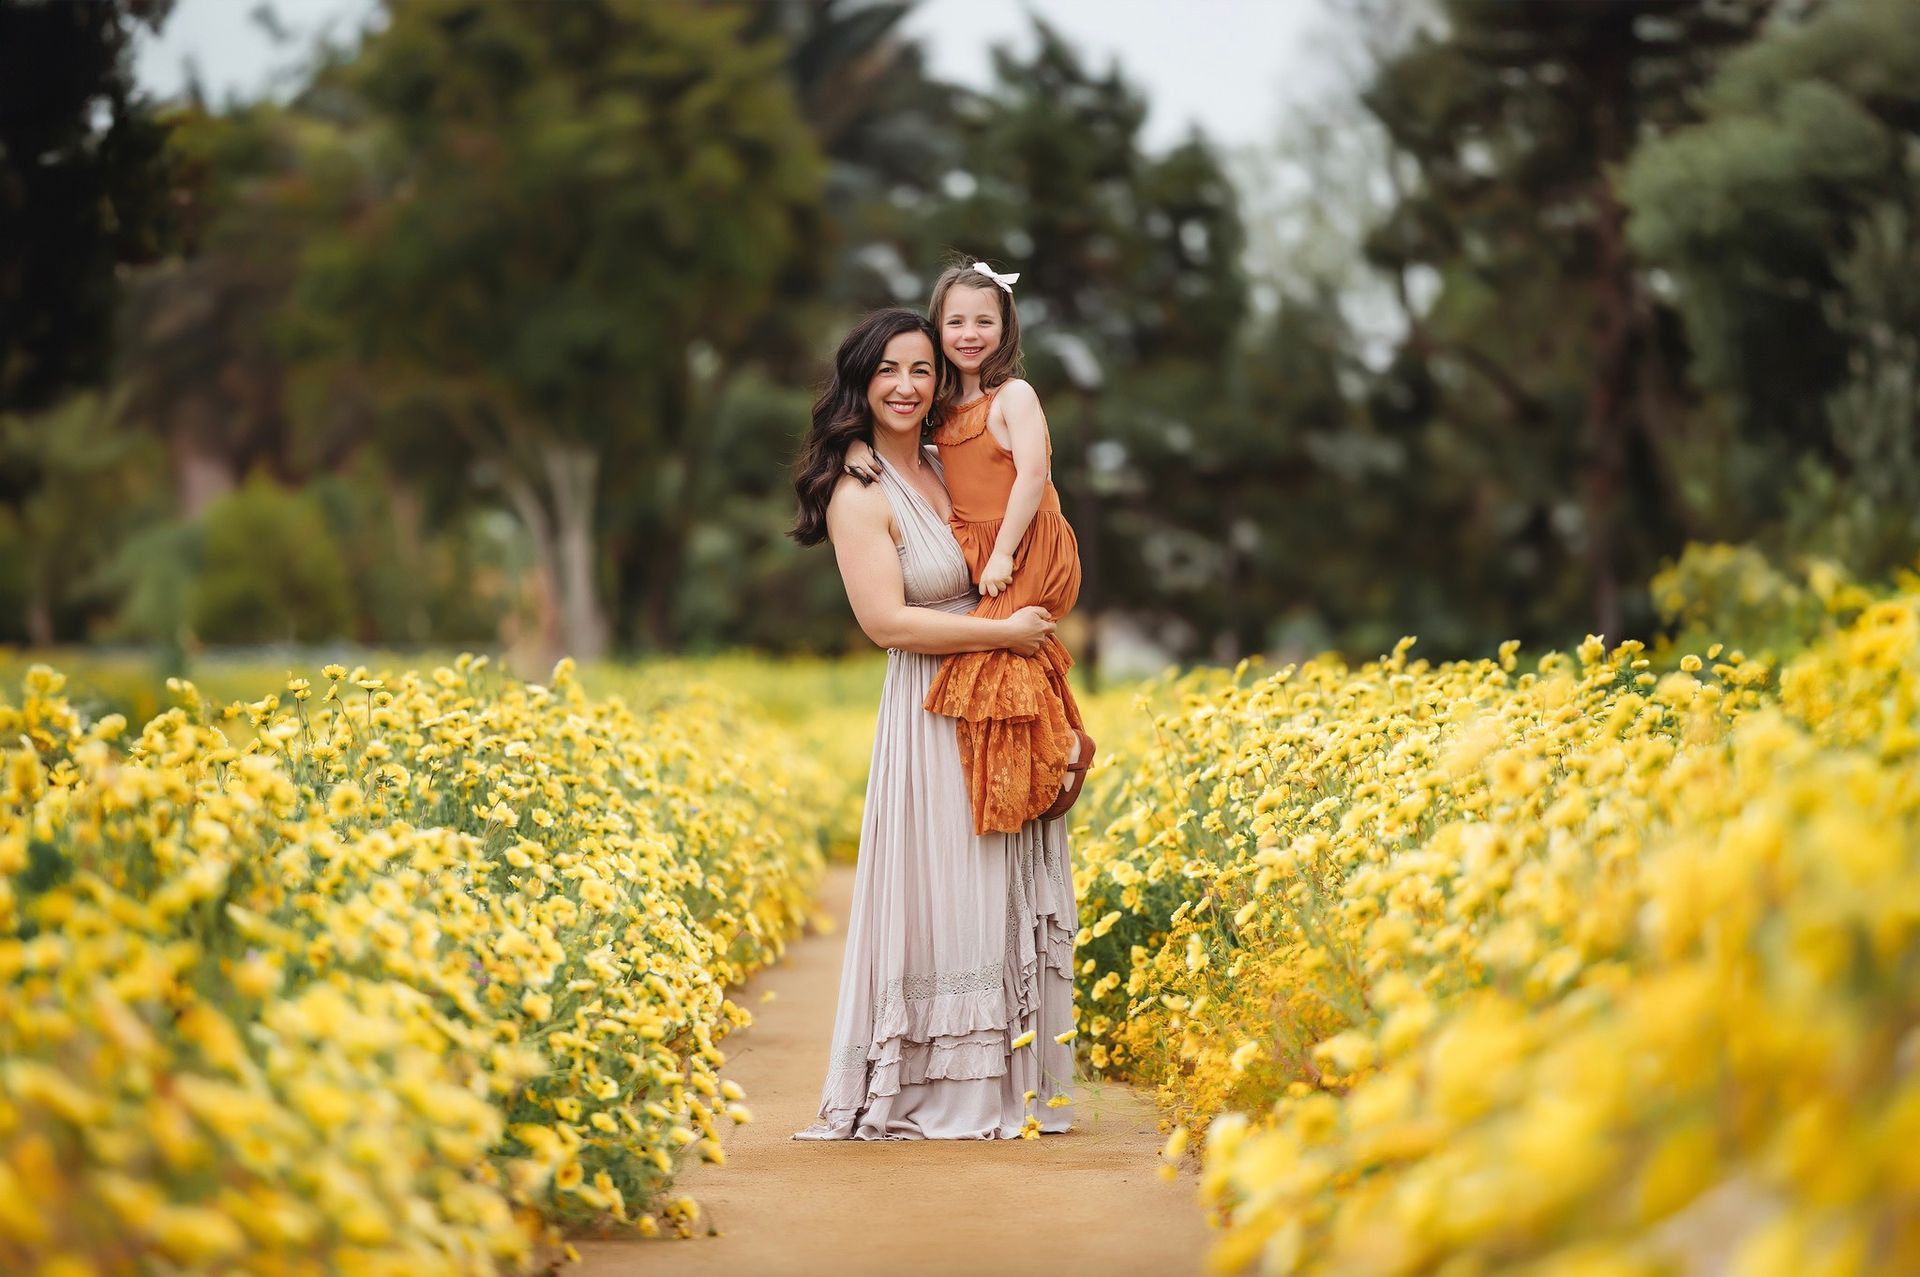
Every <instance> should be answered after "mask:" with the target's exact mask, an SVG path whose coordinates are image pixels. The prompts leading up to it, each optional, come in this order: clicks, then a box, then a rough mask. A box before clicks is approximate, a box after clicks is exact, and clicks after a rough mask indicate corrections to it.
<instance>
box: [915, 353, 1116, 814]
mask: <svg viewBox="0 0 1920 1277" xmlns="http://www.w3.org/2000/svg"><path fill="white" fill-rule="evenodd" d="M998 394H999V388H998V387H995V388H994V389H993V390H991V391H988V392H987V393H986V394H984V395H982V396H981V397H980V398H978V399H976V400H974V401H973V402H972V403H969V404H967V405H965V406H963V407H961V408H960V409H958V410H956V411H955V412H954V414H953V415H952V417H951V418H950V419H949V420H948V421H947V422H946V423H945V424H944V425H942V426H941V427H940V429H939V430H937V431H935V432H934V436H933V441H934V443H935V444H937V445H939V448H940V463H941V466H942V468H943V469H944V470H945V472H946V480H947V493H948V495H949V496H950V497H951V498H952V500H953V518H952V527H953V535H954V539H955V540H957V541H959V543H960V549H961V552H962V553H963V554H964V555H965V556H966V560H967V570H968V571H969V572H970V573H971V574H972V576H973V579H974V580H975V581H976V582H977V581H978V580H979V579H980V573H981V571H982V570H983V569H984V568H985V567H986V565H987V559H988V558H989V557H991V556H992V554H993V545H994V541H995V539H996V538H997V537H999V535H1000V525H1001V523H1002V522H1003V521H1004V519H1005V517H1006V513H1007V498H1008V496H1009V495H1011V493H1012V491H1013V481H1014V479H1015V477H1016V476H1017V474H1018V471H1017V470H1016V468H1015V466H1014V464H1013V454H1012V453H1011V452H1010V451H1009V450H1008V449H1006V448H1004V447H1002V446H1001V444H1000V441H999V440H997V439H995V438H994V437H993V432H992V431H990V430H988V429H987V414H988V413H989V412H990V411H992V407H993V401H994V398H995V397H996V396H997V395H998ZM1079 597H1080V547H1079V543H1078V542H1077V541H1075V540H1074V536H1073V527H1072V525H1071V524H1069V523H1068V522H1067V520H1066V516H1065V515H1063V514H1062V513H1061V512H1060V494H1059V492H1058V491H1056V490H1055V488H1054V486H1053V483H1052V481H1051V480H1049V481H1048V483H1047V486H1046V488H1045V490H1044V491H1043V492H1042V493H1041V497H1040V510H1039V512H1038V513H1037V514H1035V515H1034V516H1033V522H1032V523H1031V524H1030V525H1029V526H1028V528H1027V534H1026V536H1025V537H1023V538H1022V539H1021V542H1020V545H1019V547H1018V548H1017V549H1016V550H1015V551H1014V555H1013V580H1012V582H1011V583H1010V584H1009V585H1008V587H1007V588H1006V589H1005V590H1002V591H1001V592H1000V594H999V595H998V596H997V597H995V598H990V599H989V598H982V599H981V600H980V604H979V606H978V607H976V608H974V610H973V615H975V616H985V617H992V618H995V619H1004V618H1006V617H1009V616H1012V615H1013V614H1014V613H1015V612H1017V611H1019V610H1020V609H1021V608H1023V607H1029V606H1032V605H1035V604H1038V605H1039V606H1041V607H1044V608H1046V609H1047V611H1048V612H1050V613H1051V614H1052V615H1053V618H1054V619H1055V620H1059V619H1060V618H1061V617H1063V616H1065V615H1066V614H1067V613H1068V612H1070V611H1072V610H1073V605H1074V604H1075V602H1077V601H1078V599H1079ZM1072 666H1073V657H1072V656H1070V655H1068V653H1067V649H1066V647H1065V645H1063V644H1062V643H1061V642H1060V640H1059V639H1058V638H1053V637H1049V638H1048V639H1047V641H1046V643H1045V645H1043V646H1042V647H1041V649H1040V651H1039V652H1038V653H1037V654H1035V655H1033V656H1019V655H1016V654H1015V653H1013V652H1009V651H1007V650H1005V649H1004V648H1003V649H1000V650H997V651H992V652H960V653H957V654H955V655H953V656H949V657H947V658H946V660H945V661H943V662H942V663H941V666H940V670H939V672H938V673H937V674H935V675H934V678H933V685H932V687H931V688H929V689H928V691H927V699H926V702H925V704H926V707H927V709H929V710H931V711H932V712H934V713H936V714H944V715H946V716H947V717H949V718H954V719H958V720H959V724H958V727H959V736H960V760H961V764H962V766H963V767H964V768H965V770H966V774H967V797H968V799H969V801H970V803H971V805H972V807H973V827H974V832H975V833H982V834H983V833H986V832H988V831H989V830H999V831H1002V832H1007V833H1011V832H1013V831H1015V830H1017V829H1019V828H1020V826H1022V825H1024V824H1026V823H1027V822H1028V821H1030V820H1032V819H1034V818H1035V817H1037V816H1039V815H1040V813H1041V812H1043V811H1045V810H1046V809H1047V808H1048V807H1049V806H1051V805H1052V804H1053V800H1054V797H1055V796H1056V795H1057V794H1058V793H1059V792H1060V782H1061V781H1062V779H1063V778H1064V777H1065V775H1066V769H1067V760H1068V758H1069V757H1070V756H1071V755H1072V752H1073V742H1074V736H1073V733H1074V730H1075V729H1077V728H1081V727H1083V726H1084V725H1085V724H1084V723H1083V721H1082V719H1081V717H1080V707H1079V706H1078V705H1077V704H1075V703H1074V699H1073V692H1072V691H1071V690H1070V689H1069V688H1068V686H1067V671H1068V670H1069V669H1071V668H1072Z"/></svg>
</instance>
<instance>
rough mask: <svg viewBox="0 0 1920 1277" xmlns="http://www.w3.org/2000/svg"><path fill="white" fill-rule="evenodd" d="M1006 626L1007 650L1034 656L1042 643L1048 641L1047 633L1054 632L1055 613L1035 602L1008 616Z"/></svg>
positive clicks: (1020, 654)
mask: <svg viewBox="0 0 1920 1277" xmlns="http://www.w3.org/2000/svg"><path fill="white" fill-rule="evenodd" d="M1006 626H1007V642H1006V647H1007V650H1008V651H1009V652H1013V653H1015V654H1016V655H1019V656H1032V655H1033V654H1034V653H1035V652H1038V651H1039V650H1040V644H1041V643H1043V642H1045V641H1046V637H1047V635H1049V634H1051V633H1053V631H1054V624H1053V614H1052V613H1050V612H1048V611H1047V609H1045V608H1043V607H1041V606H1039V605H1038V604H1034V605H1033V606H1030V607H1023V608H1021V609H1020V610H1019V611H1018V612H1015V613H1014V614H1013V615H1012V616H1010V617H1008V618H1007V619H1006Z"/></svg>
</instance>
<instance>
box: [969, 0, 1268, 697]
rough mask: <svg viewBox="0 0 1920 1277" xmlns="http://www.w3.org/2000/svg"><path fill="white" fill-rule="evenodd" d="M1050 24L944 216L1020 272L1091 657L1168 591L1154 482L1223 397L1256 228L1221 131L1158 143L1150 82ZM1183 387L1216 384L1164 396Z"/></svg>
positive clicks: (983, 134) (1002, 68) (978, 107)
mask: <svg viewBox="0 0 1920 1277" xmlns="http://www.w3.org/2000/svg"><path fill="white" fill-rule="evenodd" d="M1034 34H1035V39H1036V43H1037V48H1036V50H1035V52H1034V54H1033V56H1032V58H1031V59H1028V60H1023V59H1021V58H1019V57H1017V56H1015V55H1014V54H1013V53H1012V52H1010V51H1009V50H1007V49H1004V48H1002V49H996V50H995V51H994V66H995V79H996V84H995V87H994V89H993V91H992V92H990V93H989V94H986V95H985V96H983V97H981V98H979V99H978V100H975V101H971V102H969V103H968V104H967V105H966V106H965V108H964V112H963V120H965V122H966V132H965V138H966V153H965V155H966V167H965V169H964V170H963V171H964V173H965V175H966V180H967V182H968V183H971V189H967V186H966V184H965V183H962V184H961V186H960V189H962V190H964V191H965V193H964V194H962V195H960V196H958V197H957V198H955V199H954V200H953V201H952V203H951V204H950V205H949V206H948V207H947V208H946V209H944V210H942V211H941V213H940V214H939V216H937V217H936V218H935V219H934V221H933V226H934V227H935V228H936V230H937V231H938V234H939V239H940V242H942V243H944V244H945V245H947V246H949V251H953V250H958V251H960V252H962V253H964V254H966V255H967V256H968V257H969V258H973V257H985V258H988V259H989V260H998V261H1002V262H1005V263H1007V264H1009V265H1010V266H1011V267H1012V268H1013V269H1017V270H1018V271H1019V272H1020V283H1019V297H1020V316H1021V325H1022V328H1023V330H1024V335H1025V340H1026V343H1027V349H1028V357H1029V359H1028V362H1029V376H1030V377H1031V378H1032V380H1033V381H1034V383H1035V385H1036V387H1037V389H1038V390H1039V391H1040V394H1041V398H1042V401H1043V402H1044V403H1045V405H1046V408H1047V412H1048V417H1049V421H1050V422H1051V425H1052V429H1053V433H1054V441H1055V456H1056V458H1057V460H1056V468H1055V473H1056V475H1057V476H1058V477H1059V486H1060V489H1061V499H1062V502H1063V503H1064V505H1065V507H1066V512H1067V515H1068V517H1069V518H1070V519H1071V520H1072V522H1073V525H1074V530H1075V533H1076V535H1077V536H1078V538H1079V541H1080V552H1081V563H1082V569H1083V584H1082V589H1081V600H1082V601H1081V608H1082V610H1083V611H1084V612H1085V613H1086V615H1087V616H1088V617H1089V618H1090V619H1091V620H1092V622H1093V625H1092V627H1091V628H1090V630H1089V632H1088V633H1087V635H1086V637H1085V639H1084V640H1082V641H1081V643H1080V648H1081V652H1082V655H1083V657H1084V659H1085V660H1086V661H1087V663H1088V666H1089V668H1090V669H1091V668H1093V667H1094V665H1095V663H1096V662H1097V660H1098V656H1099V633H1100V631H1099V623H1100V619H1101V616H1102V614H1103V613H1104V612H1106V611H1107V610H1109V609H1116V608H1140V609H1147V608H1152V607H1155V606H1156V605H1159V604H1163V603H1164V601H1165V597H1166V596H1165V594H1164V593H1163V592H1162V590H1161V587H1160V585H1159V582H1160V581H1163V580H1164V579H1165V575H1166V574H1165V570H1164V569H1165V565H1148V564H1144V563H1142V561H1141V559H1140V555H1141V554H1142V552H1143V547H1144V546H1146V545H1148V544H1149V543H1153V544H1158V542H1154V541H1153V538H1154V537H1155V536H1156V534H1158V533H1161V532H1164V531H1165V528H1164V525H1163V524H1161V523H1160V522H1159V519H1158V515H1157V508H1156V506H1155V504H1154V501H1153V498H1152V494H1151V490H1150V489H1151V488H1152V487H1154V486H1157V485H1159V484H1161V483H1164V482H1167V481H1168V480H1169V475H1168V473H1167V471H1166V467H1168V466H1171V467H1174V468H1175V470H1176V471H1177V470H1178V469H1179V468H1180V467H1182V466H1185V465H1186V464H1188V458H1186V457H1184V456H1181V455H1179V450H1177V449H1175V450H1172V451H1170V450H1169V449H1167V448H1166V447H1164V446H1163V441H1164V440H1166V439H1167V438H1169V437H1181V432H1186V434H1187V435H1191V434H1192V433H1193V432H1194V431H1196V430H1205V429H1206V428H1207V426H1208V420H1209V416H1208V414H1209V413H1210V412H1211V411H1212V410H1213V409H1214V408H1217V406H1218V403H1217V401H1218V400H1219V398H1220V395H1219V391H1220V390H1221V388H1222V386H1223V384H1224V377H1225V370H1226V369H1227V368H1228V367H1229V366H1230V364H1231V356H1232V353H1233V347H1234V342H1235V339H1236V336H1237V334H1238V332H1239V328H1240V324H1241V321H1242V319H1243V317H1244V315H1245V312H1246V281H1245V278H1244V276H1243V274H1242V269H1241V264H1240V258H1241V249H1242V244H1243V231H1242V228H1241V225H1240V218H1239V206H1238V200H1237V197H1236V194H1235V192H1234V189H1233V185H1232V183H1231V182H1230V181H1229V180H1228V178H1227V176H1226V173H1225V171H1224V169H1223V167H1222V165H1221V163H1220V160H1219V158H1218V156H1217V155H1216V154H1215V152H1214V150H1213V148H1212V147H1211V146H1210V145H1209V144H1208V143H1207V142H1206V141H1205V139H1204V138H1202V137H1198V136H1195V137H1193V138H1191V139H1189V140H1188V141H1187V142H1185V143H1183V144H1181V145H1180V146H1177V147H1175V148H1173V149H1172V150H1171V151H1169V152H1168V153H1167V154H1165V155H1159V156H1155V155H1150V154H1148V153H1147V152H1146V151H1145V149H1144V147H1143V146H1142V143H1141V140H1140V129H1141V125H1142V123H1143V122H1144V121H1145V118H1146V102H1145V99H1144V98H1143V97H1142V96H1141V95H1140V92H1139V91H1138V89H1136V88H1135V87H1134V86H1133V85H1132V84H1131V83H1129V82H1128V81H1127V80H1126V79H1125V78H1124V77H1123V76H1122V75H1121V74H1120V72H1119V71H1118V69H1117V68H1110V69H1108V70H1107V71H1105V72H1095V71H1092V70H1090V69H1089V68H1088V67H1087V66H1086V65H1085V64H1084V63H1083V62H1082V60H1081V59H1080V57H1079V55H1078V54H1077V53H1076V52H1075V51H1074V50H1073V49H1072V48H1071V47H1070V46H1069V45H1068V44H1067V43H1066V41H1065V40H1064V39H1063V38H1062V37H1061V36H1060V34H1059V33H1058V32H1056V31H1054V30H1053V29H1052V28H1051V27H1049V26H1047V25H1046V24H1045V23H1044V22H1040V21H1037V20H1036V22H1035V24H1034ZM1174 385H1178V386H1183V387H1187V388H1189V389H1194V388H1197V389H1198V390H1199V394H1198V395H1195V396H1183V397H1181V398H1180V399H1179V400H1178V401H1177V402H1173V403H1168V402H1166V401H1165V399H1164V398H1161V397H1157V394H1156V391H1157V389H1158V388H1162V387H1167V386H1174ZM1149 479H1151V481H1152V482H1151V484H1150V483H1149ZM1209 530H1210V529H1209ZM1197 535H1200V536H1202V537H1205V536H1206V535H1207V533H1206V532H1200V533H1198V534H1197ZM1110 564H1111V565H1112V567H1111V570H1110V568H1109V565H1110ZM1156 566H1157V567H1158V568H1159V569H1160V571H1159V572H1158V574H1156V572H1155V571H1153V570H1151V568H1153V567H1156Z"/></svg>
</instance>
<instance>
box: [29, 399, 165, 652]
mask: <svg viewBox="0 0 1920 1277" xmlns="http://www.w3.org/2000/svg"><path fill="white" fill-rule="evenodd" d="M156 452H157V449H156V448H155V447H154V445H153V443H152V441H151V440H149V439H146V438H144V437H142V436H139V435H130V434H128V433H126V432H125V431H123V430H120V429H118V428H117V427H116V425H115V422H114V420H113V416H112V413H111V411H110V409H109V408H108V406H107V405H106V404H105V403H104V402H103V401H102V400H101V398H100V396H99V395H97V394H91V393H81V394H75V395H71V396H69V397H68V398H66V399H64V400H61V401H59V402H57V403H56V404H54V405H53V406H52V407H49V408H47V409H45V410H44V411H41V412H36V413H29V414H23V415H19V416H6V417H0V473H12V474H16V475H21V476H23V477H24V478H25V481H24V482H23V483H22V488H23V491H22V492H21V494H20V495H19V496H17V497H16V498H15V499H14V500H13V501H11V502H7V503H3V504H0V538H6V539H9V540H12V541H13V542H14V545H13V547H11V553H9V554H8V556H7V557H8V558H9V559H10V560H11V566H12V569H13V571H12V572H11V573H9V574H7V576H0V591H4V590H6V589H7V586H9V585H11V586H12V590H15V591H18V593H11V592H8V593H0V599H4V600H5V602H6V603H7V604H9V606H7V608H6V611H5V612H4V613H0V635H7V634H10V635H13V636H15V637H19V638H25V639H28V640H29V641H31V642H34V643H39V644H46V643H50V642H52V641H53V638H54V636H55V634H56V633H58V632H61V631H67V632H83V633H84V632H86V631H88V630H89V629H91V628H92V627H93V626H94V625H95V624H97V623H98V622H99V621H100V620H101V619H102V614H103V612H104V611H105V610H106V609H107V608H108V607H109V606H110V604H111V602H112V591H111V588H110V582H109V580H108V578H107V568H108V565H109V563H110V562H111V560H112V559H113V558H114V556H115V555H116V553H117V550H118V547H119V546H120V544H121V543H122V542H123V541H124V540H125V538H127V537H128V536H129V535H131V533H132V532H133V530H134V529H135V528H137V527H139V526H140V525H141V523H142V522H144V521H145V520H147V519H149V518H151V517H153V514H154V512H155V511H156V510H157V509H159V508H161V502H162V496H161V493H160V492H159V490H158V484H157V483H156V480H155V477H154V472H155V470H156V468H157V462H158V457H157V456H156ZM0 544H4V542H3V541H0ZM9 578H11V579H10V580H9ZM9 595H10V597H9Z"/></svg>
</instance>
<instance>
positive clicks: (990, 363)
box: [927, 257, 1026, 395]
mask: <svg viewBox="0 0 1920 1277" xmlns="http://www.w3.org/2000/svg"><path fill="white" fill-rule="evenodd" d="M977 260H979V259H978V258H962V257H956V258H954V259H953V261H952V264H951V265H949V266H948V267H947V268H946V269H945V270H943V271H941V272H940V278H939V279H936V280H934V281H933V297H932V299H931V300H930V301H928V302H927V318H928V319H930V320H932V321H933V325H934V327H935V328H936V329H938V328H939V327H940V326H941V324H942V323H944V322H945V321H944V320H943V319H942V317H941V311H943V310H945V309H946V305H947V294H948V293H949V292H951V291H953V290H954V289H955V288H980V289H985V290H986V291H987V292H988V293H990V294H992V295H993V298H994V300H995V301H997V302H999V303H1000V347H999V349H998V350H995V351H994V352H993V353H992V354H991V355H988V356H987V362H985V363H984V364H981V365H980V388H981V389H982V390H992V389H993V388H994V387H995V386H998V385H1000V384H1001V383H1002V382H1006V381H1011V380H1012V379H1013V378H1015V377H1020V376H1024V375H1025V372H1026V367H1025V361H1023V360H1022V359H1021V357H1020V310H1019V308H1018V307H1016V306H1015V305H1014V304H1013V294H1012V293H1011V292H1009V291H1007V290H1006V289H1004V288H1002V287H1000V285H998V284H996V283H994V282H993V281H992V280H991V279H988V278H987V277H986V276H985V275H982V274H981V273H980V272H979V271H977V270H975V269H974V268H973V263H974V262H975V261H977ZM989 264H991V263H989ZM939 341H940V339H939V337H938V335H937V334H936V335H935V337H934V346H935V348H936V349H937V350H939V351H940V353H941V355H942V356H944V355H945V354H946V348H945V347H944V346H941V345H940V344H939ZM949 393H950V394H954V395H958V394H959V393H960V379H959V378H958V377H955V378H954V380H953V389H952V390H951V392H949Z"/></svg>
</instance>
